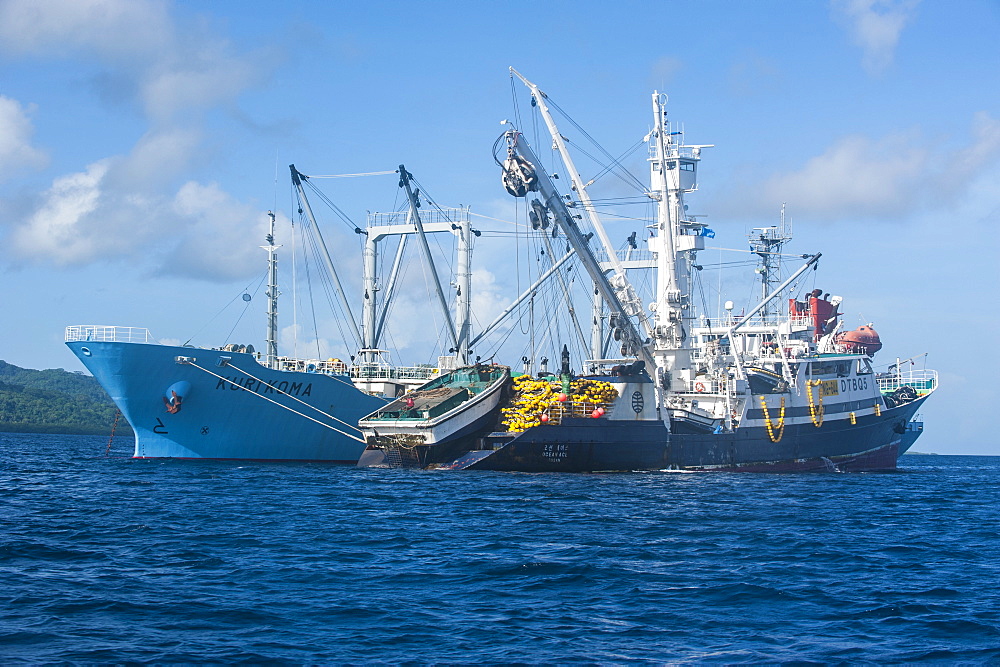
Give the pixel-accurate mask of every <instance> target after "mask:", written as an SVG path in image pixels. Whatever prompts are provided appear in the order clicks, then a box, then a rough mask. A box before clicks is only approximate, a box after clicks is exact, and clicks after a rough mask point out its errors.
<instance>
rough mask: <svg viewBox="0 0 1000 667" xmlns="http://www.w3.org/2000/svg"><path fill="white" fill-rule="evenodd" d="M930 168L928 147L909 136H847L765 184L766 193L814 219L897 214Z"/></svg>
mask: <svg viewBox="0 0 1000 667" xmlns="http://www.w3.org/2000/svg"><path fill="white" fill-rule="evenodd" d="M927 168H928V159H927V151H926V150H925V149H922V148H917V147H915V146H913V145H910V143H909V142H908V141H907V139H906V138H904V137H890V138H888V139H884V140H882V141H877V142H876V141H872V140H870V139H868V138H866V137H862V136H850V137H845V138H843V139H840V140H839V141H837V143H836V144H834V145H833V146H831V147H830V148H829V149H828V150H827V151H826V152H825V153H824V154H823V155H820V156H818V157H814V158H812V159H811V160H809V161H808V162H807V163H806V164H805V166H804V167H803V168H802V169H801V170H799V171H796V172H793V173H787V174H778V175H776V176H773V177H772V178H771V179H770V180H768V181H767V182H766V183H765V184H764V188H763V193H762V195H763V198H764V199H765V200H767V201H770V202H780V201H785V202H788V204H789V205H790V206H791V207H792V209H793V210H795V211H798V212H800V214H807V215H809V216H810V217H812V218H819V219H823V218H836V217H839V216H843V215H848V216H851V215H854V216H859V215H868V214H880V215H885V214H895V213H898V212H900V211H901V210H905V209H908V208H909V207H910V206H911V202H910V201H908V198H909V197H911V196H913V195H915V194H916V193H915V192H913V190H914V186H915V185H916V184H917V183H918V182H921V181H922V180H923V177H924V175H925V173H926V170H927Z"/></svg>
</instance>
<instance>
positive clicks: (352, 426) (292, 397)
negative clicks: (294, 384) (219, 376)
mask: <svg viewBox="0 0 1000 667" xmlns="http://www.w3.org/2000/svg"><path fill="white" fill-rule="evenodd" d="M226 365H227V366H229V367H230V368H232V369H234V370H236V371H238V372H240V373H243V374H244V375H246V376H247V377H249V378H250V379H251V380H256V381H257V382H261V383H263V384H266V385H268V386H271V383H270V382H265V381H264V380H261V379H260V378H256V377H254V376H252V375H250V373H247V372H246V371H245V370H243V369H241V368H236V366H234V365H233V364H232V363H227V364H226ZM327 377H329V376H327ZM332 379H334V380H337V378H332ZM337 381H338V382H342V383H343V384H346V385H348V386H350V387H354V385H353V384H351V383H349V382H344V381H343V380H337ZM275 391H277V392H278V393H283V394H285V396H287V397H288V398H290V399H292V400H293V401H296V402H298V403H301V404H302V405H304V406H306V407H307V408H312V409H313V410H315V411H316V412H318V413H320V414H321V415H323V416H324V417H329V418H330V419H332V420H333V421H335V422H337V423H340V424H343V425H344V426H346V427H347V428H353V429H354V430H355V431H357V432H358V433H361V429H360V428H358V427H357V426H355V425H354V424H349V423H347V422H345V421H344V420H342V419H337V418H336V417H334V416H333V415H331V414H327V413H326V412H323V411H322V410H320V409H319V408H317V407H316V406H315V405H310V404H309V403H306V402H305V401H303V400H302V399H301V398H299V397H298V396H292V395H291V394H289V393H287V392H282V391H281V390H280V389H275Z"/></svg>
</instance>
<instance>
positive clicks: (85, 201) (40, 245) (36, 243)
mask: <svg viewBox="0 0 1000 667" xmlns="http://www.w3.org/2000/svg"><path fill="white" fill-rule="evenodd" d="M108 166H109V163H108V161H100V162H95V163H94V164H92V165H90V166H89V167H87V170H86V171H83V172H80V173H77V174H70V175H69V176H62V177H60V178H57V179H56V180H55V181H54V182H53V183H52V187H51V188H49V190H48V191H47V192H46V193H45V202H44V203H43V204H42V205H41V206H39V207H38V209H37V210H36V211H35V213H34V214H33V215H32V216H31V217H30V218H29V219H28V220H27V221H26V223H25V224H24V225H22V226H20V227H18V228H17V229H15V230H14V234H13V242H14V249H15V251H19V252H20V253H21V254H24V255H43V256H47V257H50V258H52V259H54V260H55V261H56V262H57V263H59V264H73V263H77V262H79V261H81V260H82V259H84V260H89V259H90V258H92V257H94V256H95V255H96V254H98V253H99V252H100V247H99V242H98V239H97V238H96V237H95V236H94V235H93V234H90V233H88V231H87V230H85V229H84V227H85V224H86V222H85V221H86V219H87V216H89V215H90V214H91V213H93V212H94V211H95V210H97V207H98V205H99V203H100V200H101V187H100V186H101V181H102V180H103V179H104V176H105V175H106V174H107V172H108Z"/></svg>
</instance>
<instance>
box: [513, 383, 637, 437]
mask: <svg viewBox="0 0 1000 667" xmlns="http://www.w3.org/2000/svg"><path fill="white" fill-rule="evenodd" d="M513 386H514V395H513V398H512V399H511V402H510V405H509V406H508V407H505V408H503V409H502V410H501V413H502V414H503V420H502V421H501V422H500V423H501V424H503V425H504V426H506V427H507V431H508V432H510V433H520V432H521V431H523V430H525V429H529V428H531V427H532V426H539V425H541V424H548V425H552V426H558V425H559V424H560V423H561V421H562V418H563V417H593V418H595V419H597V418H599V417H603V416H604V413H605V411H606V410H607V408H609V407H610V406H611V404H612V403H613V402H614V400H615V399H616V398H618V390H617V389H615V388H614V386H612V385H611V383H610V382H601V381H599V380H584V379H579V380H573V381H572V382H570V385H569V393H564V392H563V387H562V384H561V383H560V382H558V381H549V380H543V379H536V378H533V377H531V376H530V375H521V376H519V377H516V378H514V379H513Z"/></svg>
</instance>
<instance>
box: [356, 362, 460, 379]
mask: <svg viewBox="0 0 1000 667" xmlns="http://www.w3.org/2000/svg"><path fill="white" fill-rule="evenodd" d="M439 373H440V371H439V369H437V368H430V367H428V366H383V365H381V364H363V365H360V366H351V372H350V375H351V377H352V378H355V379H360V380H430V379H431V378H432V377H435V376H436V375H438V374H439Z"/></svg>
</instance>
